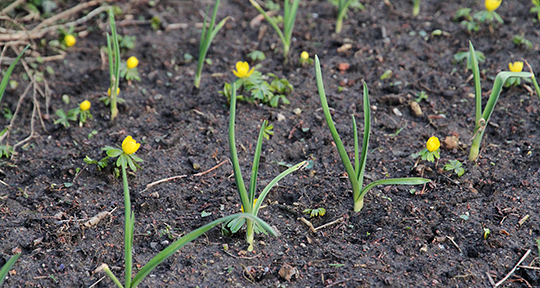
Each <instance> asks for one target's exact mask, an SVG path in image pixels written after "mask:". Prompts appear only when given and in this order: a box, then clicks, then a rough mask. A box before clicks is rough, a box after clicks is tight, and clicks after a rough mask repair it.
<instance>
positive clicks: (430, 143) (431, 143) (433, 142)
mask: <svg viewBox="0 0 540 288" xmlns="http://www.w3.org/2000/svg"><path fill="white" fill-rule="evenodd" d="M439 147H441V142H439V138H437V137H435V136H432V137H431V138H429V139H428V140H427V143H426V148H427V150H428V151H429V152H435V151H437V150H438V149H439Z"/></svg>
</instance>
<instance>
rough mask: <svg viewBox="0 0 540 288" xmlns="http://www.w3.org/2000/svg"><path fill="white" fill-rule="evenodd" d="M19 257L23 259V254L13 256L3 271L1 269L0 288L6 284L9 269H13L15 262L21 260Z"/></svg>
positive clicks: (3, 267)
mask: <svg viewBox="0 0 540 288" xmlns="http://www.w3.org/2000/svg"><path fill="white" fill-rule="evenodd" d="M19 257H21V253H17V254H15V255H13V256H11V258H9V260H8V261H7V262H6V264H4V266H2V269H0V287H2V283H4V280H5V279H6V276H7V274H8V272H9V269H11V267H13V265H15V262H17V259H19Z"/></svg>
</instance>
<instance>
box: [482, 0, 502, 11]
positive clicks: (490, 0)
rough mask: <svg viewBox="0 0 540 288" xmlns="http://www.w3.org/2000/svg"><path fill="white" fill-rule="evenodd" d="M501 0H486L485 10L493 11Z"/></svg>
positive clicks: (499, 4)
mask: <svg viewBox="0 0 540 288" xmlns="http://www.w3.org/2000/svg"><path fill="white" fill-rule="evenodd" d="M501 3H502V0H486V2H485V5H486V10H487V11H490V12H491V11H495V10H496V9H497V8H499V6H501Z"/></svg>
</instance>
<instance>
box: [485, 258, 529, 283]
mask: <svg viewBox="0 0 540 288" xmlns="http://www.w3.org/2000/svg"><path fill="white" fill-rule="evenodd" d="M529 254H531V249H529V250H527V252H526V253H525V255H523V257H521V259H520V260H519V262H518V263H517V264H516V265H515V266H514V268H512V270H510V272H508V274H506V276H505V277H504V278H503V279H502V280H501V281H499V282H497V283H496V284H495V286H494V287H498V286H500V285H502V284H503V283H504V281H506V280H507V279H508V278H510V276H512V274H514V272H515V271H516V270H517V268H518V267H519V265H520V264H521V262H523V261H525V259H526V258H527V256H529Z"/></svg>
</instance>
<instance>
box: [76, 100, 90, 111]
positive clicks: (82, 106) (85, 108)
mask: <svg viewBox="0 0 540 288" xmlns="http://www.w3.org/2000/svg"><path fill="white" fill-rule="evenodd" d="M90 106H92V103H90V101H88V100H84V101H83V102H81V104H80V105H79V108H80V109H81V111H88V109H90Z"/></svg>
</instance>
